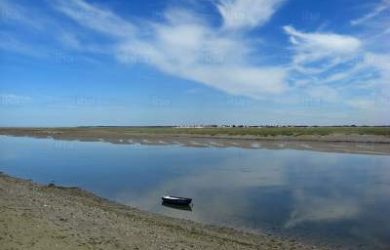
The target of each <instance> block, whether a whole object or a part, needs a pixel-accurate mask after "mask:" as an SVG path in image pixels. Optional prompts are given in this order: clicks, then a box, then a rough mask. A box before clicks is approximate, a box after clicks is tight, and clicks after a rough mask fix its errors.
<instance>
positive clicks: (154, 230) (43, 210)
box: [0, 173, 324, 250]
mask: <svg viewBox="0 0 390 250" xmlns="http://www.w3.org/2000/svg"><path fill="white" fill-rule="evenodd" d="M0 225H1V227H0V246H1V247H0V248H1V249H4V250H5V249H50V250H53V249H72V250H74V249H104V250H107V249H324V248H321V247H316V246H310V245H307V244H304V243H300V242H297V241H295V240H291V239H282V238H279V237H276V236H272V235H269V234H267V235H266V234H264V235H263V234H249V233H244V232H239V231H235V230H233V229H227V228H220V227H213V226H206V225H202V224H198V223H194V222H190V221H185V220H180V219H173V218H168V217H164V216H160V215H154V214H150V213H147V212H143V211H140V210H137V209H134V208H130V207H128V206H124V205H120V204H117V203H113V202H110V201H107V200H105V199H102V198H99V197H97V196H95V195H93V194H91V193H88V192H86V191H83V190H81V189H78V188H64V187H58V186H41V185H38V184H35V183H32V182H31V181H26V180H21V179H16V178H13V177H9V176H7V175H5V174H1V173H0Z"/></svg>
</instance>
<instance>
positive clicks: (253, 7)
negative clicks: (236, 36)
mask: <svg viewBox="0 0 390 250" xmlns="http://www.w3.org/2000/svg"><path fill="white" fill-rule="evenodd" d="M283 2H285V0H220V1H219V3H218V4H217V8H218V11H219V13H220V14H221V16H222V18H223V25H224V28H226V29H242V28H245V29H246V28H254V27H257V26H261V25H263V24H264V23H266V22H267V21H268V20H269V19H270V18H271V17H272V15H273V14H274V13H275V12H276V11H277V10H278V8H279V7H280V5H281V4H282V3H283Z"/></svg>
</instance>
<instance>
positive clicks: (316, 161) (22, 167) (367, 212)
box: [0, 136, 390, 249]
mask: <svg viewBox="0 0 390 250" xmlns="http://www.w3.org/2000/svg"><path fill="white" fill-rule="evenodd" d="M0 171H3V172H5V173H7V174H9V175H13V176H18V177H23V178H29V179H33V180H34V181H37V182H40V183H44V184H47V183H50V182H55V183H56V184H58V185H64V186H78V187H81V188H84V189H86V190H89V191H92V192H94V193H96V194H98V195H100V196H103V197H106V198H109V199H111V200H115V201H118V202H121V203H125V204H129V205H131V206H135V207H139V208H142V209H144V210H148V211H152V212H156V213H161V214H165V215H169V216H175V217H181V218H188V219H191V220H195V221H200V222H205V223H209V224H218V225H227V226H231V227H236V228H240V229H246V230H259V231H269V232H273V233H277V234H282V235H287V236H293V237H297V238H303V239H305V240H308V241H314V242H316V241H319V240H320V241H322V242H324V241H325V242H327V243H329V244H332V245H350V246H351V245H353V246H354V247H356V246H359V247H360V248H362V249H365V248H367V249H379V248H382V249H388V248H390V156H376V155H354V154H338V153H321V152H312V151H298V150H266V149H240V148H212V147H210V148H191V147H181V146H141V145H114V144H110V143H104V142H76V141H55V140H51V139H33V138H15V137H6V136H0ZM163 194H174V195H182V196H190V197H192V198H193V199H194V206H193V208H192V211H182V210H177V209H173V208H169V207H164V206H162V205H161V202H160V197H161V195H163Z"/></svg>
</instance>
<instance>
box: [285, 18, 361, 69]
mask: <svg viewBox="0 0 390 250" xmlns="http://www.w3.org/2000/svg"><path fill="white" fill-rule="evenodd" d="M284 30H285V32H286V33H287V34H288V35H290V42H291V43H292V44H293V46H294V48H295V50H297V52H298V55H297V56H296V57H295V61H296V62H298V63H307V62H312V61H317V60H320V59H324V58H326V57H333V56H346V55H351V54H354V53H356V52H358V51H359V49H360V48H361V46H362V43H361V41H360V40H359V39H357V38H355V37H352V36H347V35H338V34H334V33H304V32H301V31H298V30H296V29H294V28H293V27H292V26H285V27H284Z"/></svg>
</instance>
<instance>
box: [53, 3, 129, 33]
mask: <svg viewBox="0 0 390 250" xmlns="http://www.w3.org/2000/svg"><path fill="white" fill-rule="evenodd" d="M55 2H56V3H57V4H56V5H55V8H56V9H57V10H59V11H61V12H62V13H64V14H66V15H67V16H69V17H71V18H72V19H74V20H75V21H77V22H79V23H80V24H82V25H83V26H87V27H89V28H91V29H94V30H96V31H98V32H102V33H105V34H107V35H112V36H115V37H131V36H132V35H134V32H135V30H136V28H135V26H134V25H133V24H131V23H129V22H127V21H125V20H123V19H122V18H121V17H119V16H117V15H115V14H114V13H112V12H111V11H108V10H102V9H99V8H97V7H94V6H93V5H91V4H88V3H86V2H84V1H83V0H80V1H79V0H56V1H55Z"/></svg>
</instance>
